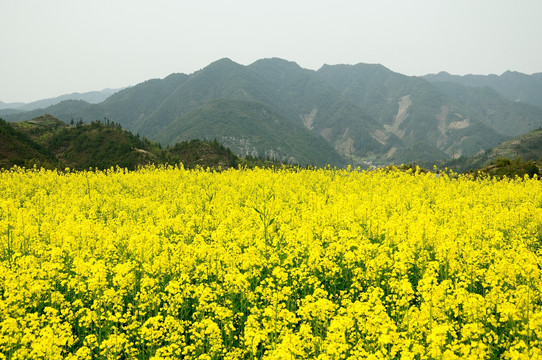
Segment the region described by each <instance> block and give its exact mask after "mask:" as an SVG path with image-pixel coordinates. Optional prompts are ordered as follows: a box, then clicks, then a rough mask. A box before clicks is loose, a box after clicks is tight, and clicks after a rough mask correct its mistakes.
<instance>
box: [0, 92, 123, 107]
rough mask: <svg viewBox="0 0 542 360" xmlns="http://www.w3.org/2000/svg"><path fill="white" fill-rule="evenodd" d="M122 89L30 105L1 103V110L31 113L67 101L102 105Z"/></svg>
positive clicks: (71, 96) (64, 96)
mask: <svg viewBox="0 0 542 360" xmlns="http://www.w3.org/2000/svg"><path fill="white" fill-rule="evenodd" d="M122 89H123V88H120V89H109V88H107V89H103V90H101V91H89V92H84V93H79V92H74V93H71V94H65V95H60V96H56V97H53V98H48V99H43V100H37V101H32V102H29V103H23V102H15V103H4V102H2V101H0V109H9V110H17V111H30V110H36V109H44V108H47V107H49V106H52V105H55V104H58V103H60V102H62V101H65V100H82V101H85V102H87V103H89V104H97V103H101V102H102V101H104V100H105V99H107V98H108V97H109V96H111V95H113V94H114V93H116V92H118V91H120V90H122Z"/></svg>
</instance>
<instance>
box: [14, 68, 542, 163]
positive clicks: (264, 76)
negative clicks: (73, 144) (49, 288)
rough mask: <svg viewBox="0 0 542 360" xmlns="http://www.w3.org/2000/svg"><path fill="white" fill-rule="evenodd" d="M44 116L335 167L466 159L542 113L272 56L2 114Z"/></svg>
mask: <svg viewBox="0 0 542 360" xmlns="http://www.w3.org/2000/svg"><path fill="white" fill-rule="evenodd" d="M44 112H47V113H51V114H53V115H54V116H56V117H58V118H59V119H61V120H63V121H65V122H69V121H70V120H71V119H75V121H79V120H83V121H85V122H91V121H94V120H96V119H103V118H109V119H111V120H113V121H115V122H118V123H120V124H121V125H122V126H123V127H124V128H126V129H128V130H130V131H132V132H133V133H138V134H140V135H142V136H145V137H148V138H150V139H151V140H154V141H158V142H160V143H162V144H163V145H168V144H172V142H173V141H179V140H180V139H188V138H191V137H197V138H206V139H211V138H215V137H216V138H217V139H219V140H220V141H221V142H224V143H225V144H226V145H227V146H228V147H230V148H232V149H233V150H234V152H236V153H237V154H238V155H248V154H257V155H258V156H266V154H273V156H276V157H277V158H280V159H288V158H292V159H295V160H296V162H300V163H302V164H325V163H327V162H329V163H331V165H339V166H340V165H344V164H346V163H350V164H352V165H358V164H375V165H386V164H391V163H396V164H400V163H407V162H415V161H429V162H431V161H438V160H446V159H450V158H459V157H465V156H472V155H475V154H478V153H483V152H484V151H486V150H487V149H489V148H492V147H494V146H496V145H498V144H499V143H501V142H502V141H504V140H506V139H508V138H510V137H511V136H516V135H519V134H521V133H523V132H527V131H530V130H533V129H536V128H538V127H540V126H542V108H538V107H536V106H532V105H527V104H524V103H520V102H519V103H518V102H515V101H511V100H509V99H507V98H506V97H504V95H501V94H500V93H498V92H496V91H493V90H491V91H489V90H488V89H487V88H480V87H470V86H469V87H466V86H464V85H461V84H457V83H452V82H443V81H434V82H432V81H429V80H427V79H425V78H423V77H411V76H406V75H402V74H399V73H395V72H393V71H391V70H389V69H387V68H385V67H384V66H382V65H372V64H357V65H325V66H323V67H322V68H321V69H319V70H318V71H314V70H308V69H304V68H302V67H300V66H299V65H298V64H296V63H294V62H290V61H286V60H283V59H278V58H271V59H261V60H258V61H256V62H254V63H253V64H250V65H248V66H244V65H240V64H237V63H235V62H234V61H232V60H230V59H226V58H225V59H220V60H217V61H215V62H213V63H211V64H210V65H208V66H207V67H205V68H203V69H201V70H199V71H197V72H194V73H192V74H190V75H187V74H171V75H169V76H168V77H166V78H164V79H152V80H148V81H145V82H143V83H141V84H138V85H136V86H133V87H130V88H126V89H124V90H122V91H119V92H117V93H115V94H113V95H111V96H109V97H108V98H107V99H106V100H105V101H103V102H101V103H98V104H89V103H87V102H84V101H76V100H68V101H63V102H61V103H59V104H56V105H53V106H50V107H48V108H46V109H44V110H34V111H30V112H26V113H18V114H11V115H6V116H5V118H6V119H7V120H9V121H20V120H25V119H29V118H33V117H36V116H39V115H41V114H43V113H44ZM270 114H271V115H270ZM247 144H248V145H247Z"/></svg>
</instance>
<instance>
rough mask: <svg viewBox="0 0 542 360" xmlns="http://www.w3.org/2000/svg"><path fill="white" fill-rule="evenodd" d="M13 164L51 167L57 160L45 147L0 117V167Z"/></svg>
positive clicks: (7, 166)
mask: <svg viewBox="0 0 542 360" xmlns="http://www.w3.org/2000/svg"><path fill="white" fill-rule="evenodd" d="M14 165H17V166H20V167H23V166H24V167H32V166H34V165H36V166H39V167H45V168H49V169H52V168H56V167H57V166H58V165H59V162H58V160H57V159H56V157H55V156H54V155H53V154H52V153H51V152H50V151H48V149H47V148H45V147H43V146H41V145H40V144H38V143H37V142H35V141H33V140H32V139H31V138H30V137H29V136H27V135H25V134H24V133H21V132H19V131H17V130H15V129H14V128H13V127H12V126H11V125H10V124H9V123H7V122H5V121H4V120H2V119H0V168H10V167H12V166H14Z"/></svg>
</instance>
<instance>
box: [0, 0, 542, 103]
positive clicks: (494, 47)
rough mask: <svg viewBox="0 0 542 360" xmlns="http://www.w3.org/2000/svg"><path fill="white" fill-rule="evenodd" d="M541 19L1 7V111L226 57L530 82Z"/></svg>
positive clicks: (498, 0) (248, 5) (30, 2)
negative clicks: (515, 77) (521, 77)
mask: <svg viewBox="0 0 542 360" xmlns="http://www.w3.org/2000/svg"><path fill="white" fill-rule="evenodd" d="M541 19H542V1H541V0H514V1H512V0H334V1H322V0H310V1H304V0H302V1H294V0H289V1H286V0H275V1H259V0H229V1H224V0H198V1H196V0H190V1H188V0H85V1H80V0H48V1H43V0H0V101H3V102H14V101H22V102H29V101H34V100H38V99H43V98H48V97H54V96H58V95H61V94H66V93H72V92H76V91H77V92H85V91H92V90H101V89H103V88H107V87H109V88H118V87H124V86H130V85H136V84H137V83H140V82H142V81H145V80H148V79H151V78H163V77H165V76H167V75H169V74H170V73H173V72H182V73H187V74H190V73H192V72H194V71H196V70H199V69H201V68H203V67H205V66H207V65H208V64H209V63H211V62H213V61H215V60H218V59H220V58H223V57H229V58H231V59H232V60H233V61H235V62H238V63H240V64H244V65H248V64H250V63H252V62H254V61H256V60H258V59H261V58H266V57H280V58H284V59H287V60H290V61H295V62H297V63H298V64H299V65H301V66H302V67H305V68H309V69H315V70H316V69H318V68H320V67H321V66H322V65H323V64H356V63H360V62H363V63H380V64H382V65H384V66H386V67H388V68H390V69H391V70H393V71H396V72H400V73H403V74H406V75H424V74H427V73H436V72H439V71H447V72H450V73H452V74H459V75H463V74H468V73H473V74H489V73H495V74H501V73H503V72H504V71H506V70H514V71H520V72H524V73H527V74H531V73H535V72H542V20H541Z"/></svg>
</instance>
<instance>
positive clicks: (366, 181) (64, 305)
mask: <svg viewBox="0 0 542 360" xmlns="http://www.w3.org/2000/svg"><path fill="white" fill-rule="evenodd" d="M0 194H1V196H0V359H322V360H323V359H336V360H337V359H501V358H504V359H536V358H542V344H541V340H542V295H541V291H542V276H541V265H542V262H541V259H542V257H541V256H542V183H541V182H540V181H539V180H536V179H519V178H516V179H505V180H502V181H497V180H493V179H487V178H486V179H471V178H467V177H462V176H455V175H454V176H451V175H450V174H448V175H447V174H441V175H440V176H436V175H435V174H432V173H421V172H416V171H414V172H410V173H408V172H400V171H395V170H393V169H391V170H389V169H388V170H386V171H370V172H363V171H352V170H329V169H311V170H307V169H291V168H290V169H287V168H282V169H242V170H239V169H238V170H227V171H209V170H202V169H199V170H191V171H189V170H185V169H183V168H178V167H146V168H143V169H141V170H138V171H134V172H127V171H123V170H122V169H111V170H108V171H86V172H70V171H67V172H56V171H46V170H36V169H34V170H22V169H14V170H10V171H2V172H0Z"/></svg>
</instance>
